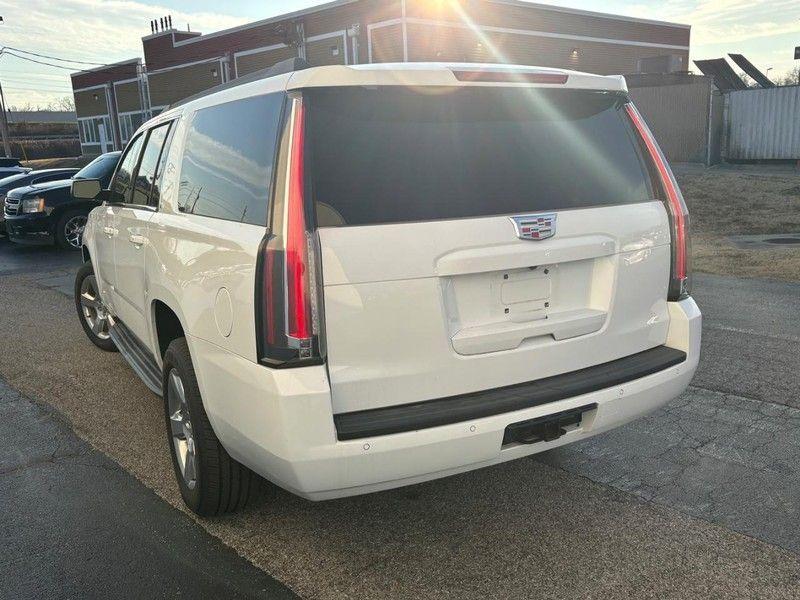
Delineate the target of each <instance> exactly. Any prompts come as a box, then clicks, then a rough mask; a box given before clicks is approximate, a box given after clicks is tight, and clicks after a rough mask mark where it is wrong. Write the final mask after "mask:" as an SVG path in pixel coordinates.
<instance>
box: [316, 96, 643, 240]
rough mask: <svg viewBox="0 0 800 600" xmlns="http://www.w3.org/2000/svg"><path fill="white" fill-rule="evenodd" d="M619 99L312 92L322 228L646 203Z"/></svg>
mask: <svg viewBox="0 0 800 600" xmlns="http://www.w3.org/2000/svg"><path fill="white" fill-rule="evenodd" d="M623 101H624V100H623V98H621V97H620V96H618V95H615V94H610V93H603V92H590V91H574V90H531V89H520V88H459V89H453V88H449V89H439V88H436V89H431V88H428V89H418V90H416V91H415V90H411V89H404V88H396V87H395V88H391V87H383V88H373V89H367V88H331V89H318V90H311V91H310V92H309V105H310V107H309V111H308V114H309V117H308V119H309V120H308V141H307V143H308V144H309V145H308V148H309V150H310V152H309V154H310V160H311V163H310V166H311V168H310V172H311V184H312V189H313V194H314V199H315V201H316V203H317V215H318V222H319V225H320V226H324V225H336V224H342V225H345V224H346V225H365V224H373V223H392V222H401V221H427V220H436V219H452V218H463V217H478V216H487V215H498V214H519V213H526V212H537V211H543V210H558V209H566V208H580V207H588V206H597V205H601V206H602V205H615V204H626V203H634V202H644V201H648V200H651V199H652V198H653V193H652V189H651V186H650V181H649V176H648V174H647V169H646V167H645V166H644V163H643V162H642V159H641V157H640V154H639V151H638V149H637V145H636V141H635V137H634V136H633V132H632V130H631V128H630V126H629V124H628V123H627V120H626V118H625V114H624V110H623V109H622V103H623Z"/></svg>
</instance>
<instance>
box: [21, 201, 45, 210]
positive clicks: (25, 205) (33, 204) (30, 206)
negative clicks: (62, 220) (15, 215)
mask: <svg viewBox="0 0 800 600" xmlns="http://www.w3.org/2000/svg"><path fill="white" fill-rule="evenodd" d="M22 212H23V213H37V212H44V198H28V199H27V200H23V201H22Z"/></svg>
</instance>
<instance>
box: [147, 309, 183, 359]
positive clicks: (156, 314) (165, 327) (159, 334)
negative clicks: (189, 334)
mask: <svg viewBox="0 0 800 600" xmlns="http://www.w3.org/2000/svg"><path fill="white" fill-rule="evenodd" d="M173 306H175V304H173V303H170V302H167V301H164V300H162V299H161V298H154V299H153V300H152V302H151V303H150V320H151V323H152V327H153V342H154V347H155V349H156V350H157V351H158V358H159V359H160V360H163V358H164V353H165V352H166V351H167V348H168V347H169V345H170V342H172V341H173V340H176V339H178V338H181V337H186V327H185V324H184V323H185V322H184V320H183V319H182V318H181V316H180V315H179V314H178V311H176V310H175V309H174V308H173Z"/></svg>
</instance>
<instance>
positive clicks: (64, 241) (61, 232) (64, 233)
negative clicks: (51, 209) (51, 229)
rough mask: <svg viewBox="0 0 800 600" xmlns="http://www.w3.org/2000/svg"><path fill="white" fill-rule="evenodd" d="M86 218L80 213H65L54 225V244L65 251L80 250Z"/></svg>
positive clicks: (83, 213)
mask: <svg viewBox="0 0 800 600" xmlns="http://www.w3.org/2000/svg"><path fill="white" fill-rule="evenodd" d="M86 220H87V216H86V213H85V212H82V211H67V212H65V213H64V214H63V215H61V218H59V219H58V223H56V231H55V238H56V244H58V245H59V246H60V247H62V248H64V249H66V250H80V249H81V244H82V243H83V230H84V229H85V228H86Z"/></svg>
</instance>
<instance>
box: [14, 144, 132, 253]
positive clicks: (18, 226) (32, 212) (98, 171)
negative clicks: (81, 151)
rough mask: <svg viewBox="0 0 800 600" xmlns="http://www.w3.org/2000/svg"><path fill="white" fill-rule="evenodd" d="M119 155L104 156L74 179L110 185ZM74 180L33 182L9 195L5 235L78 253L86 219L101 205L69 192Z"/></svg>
mask: <svg viewBox="0 0 800 600" xmlns="http://www.w3.org/2000/svg"><path fill="white" fill-rule="evenodd" d="M119 156H120V152H108V153H107V154H101V155H100V156H98V157H97V158H95V159H94V160H93V161H92V162H90V163H89V164H88V165H86V166H85V167H84V168H83V169H81V170H80V171H78V172H77V173H76V174H75V175H74V176H73V177H72V179H99V180H100V182H101V183H102V184H103V186H108V184H109V182H110V181H111V176H112V175H113V174H114V169H115V168H116V167H117V162H119ZM72 179H59V180H57V181H50V182H45V183H34V184H32V185H28V186H25V187H19V188H16V189H13V190H11V191H10V192H8V194H7V195H6V200H5V207H4V216H5V220H6V232H7V234H8V237H9V239H10V240H11V241H12V242H18V243H22V244H52V243H53V242H55V243H56V244H58V245H59V246H61V247H62V248H68V249H69V248H71V249H75V250H79V249H80V247H81V239H82V238H83V228H84V227H85V226H86V217H87V215H88V214H89V212H90V211H91V210H92V209H93V208H94V207H96V206H98V205H99V202H97V201H92V200H83V199H76V198H73V197H72V194H71V193H70V187H71V185H72Z"/></svg>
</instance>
